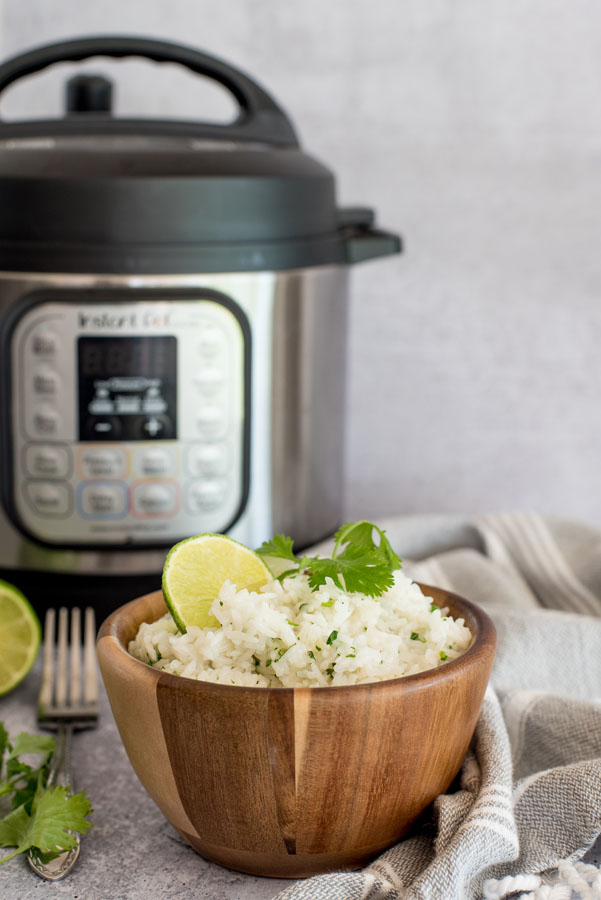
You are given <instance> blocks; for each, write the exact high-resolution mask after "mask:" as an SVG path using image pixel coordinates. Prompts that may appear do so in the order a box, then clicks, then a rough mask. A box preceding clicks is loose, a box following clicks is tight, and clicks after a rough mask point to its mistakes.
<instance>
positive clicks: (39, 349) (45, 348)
mask: <svg viewBox="0 0 601 900" xmlns="http://www.w3.org/2000/svg"><path fill="white" fill-rule="evenodd" d="M59 349H60V341H59V339H58V336H57V335H56V334H55V333H54V331H51V330H50V329H49V328H46V327H45V326H42V327H41V328H40V329H38V330H37V331H35V332H34V333H33V335H32V338H31V351H32V353H33V355H34V356H38V357H40V358H42V357H43V358H46V359H49V358H51V357H55V356H56V355H57V354H58V352H59Z"/></svg>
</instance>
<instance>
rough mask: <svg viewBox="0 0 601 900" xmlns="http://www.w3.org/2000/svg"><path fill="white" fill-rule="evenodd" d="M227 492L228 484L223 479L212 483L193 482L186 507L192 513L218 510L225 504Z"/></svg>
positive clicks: (189, 488) (187, 496) (187, 495)
mask: <svg viewBox="0 0 601 900" xmlns="http://www.w3.org/2000/svg"><path fill="white" fill-rule="evenodd" d="M226 492H227V484H226V482H225V481H224V480H223V479H221V478H219V479H217V478H216V479H212V480H211V481H191V482H190V484H189V485H188V490H187V494H186V505H187V507H188V510H189V511H190V512H191V513H201V512H207V511H208V510H211V509H217V507H219V506H221V504H222V503H223V501H224V499H225V496H226Z"/></svg>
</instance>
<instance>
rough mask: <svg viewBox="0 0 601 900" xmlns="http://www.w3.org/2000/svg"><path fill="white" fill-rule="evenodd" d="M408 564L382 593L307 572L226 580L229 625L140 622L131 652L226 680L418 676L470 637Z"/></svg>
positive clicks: (221, 603) (223, 610)
mask: <svg viewBox="0 0 601 900" xmlns="http://www.w3.org/2000/svg"><path fill="white" fill-rule="evenodd" d="M447 612H448V611H447V610H446V609H439V608H438V607H437V606H435V605H434V601H433V600H432V598H431V597H426V596H424V594H422V592H421V590H420V588H419V587H418V585H417V584H415V583H414V582H412V581H411V580H410V579H409V578H407V576H406V575H404V574H403V573H402V572H401V571H397V572H395V573H394V586H393V587H392V588H390V590H388V591H387V592H386V593H385V594H383V595H382V596H381V597H375V598H373V597H366V596H364V595H363V594H348V593H346V592H345V591H342V590H340V589H339V588H338V587H336V585H335V584H334V583H333V582H332V581H331V579H328V581H327V583H326V584H325V585H323V586H322V587H321V588H320V589H319V590H318V591H315V592H313V591H312V590H311V588H310V587H309V584H308V577H307V576H306V575H297V576H296V577H294V578H286V579H285V580H284V582H283V584H281V583H280V582H279V581H272V582H269V583H268V584H266V585H265V586H264V587H263V588H261V590H260V591H259V592H257V593H255V592H254V591H251V592H249V591H247V590H241V591H238V590H237V589H236V586H235V585H234V584H231V583H230V582H229V581H226V582H225V584H224V585H223V587H222V588H221V590H220V592H219V596H218V597H217V599H216V600H215V601H214V602H213V605H212V606H211V613H212V614H213V615H214V616H215V617H216V618H217V619H218V620H219V622H220V623H221V627H215V628H209V627H207V628H197V627H195V626H191V627H190V628H188V630H187V632H186V633H185V634H182V633H181V632H180V631H179V630H178V628H177V626H176V624H175V622H174V621H173V619H172V618H171V615H170V614H167V615H165V616H163V617H162V618H161V619H158V621H156V622H153V623H151V624H148V623H146V622H145V623H143V624H142V625H140V628H139V630H138V633H137V635H136V637H135V639H134V640H133V641H131V642H130V644H129V652H130V653H131V654H132V655H133V656H135V657H136V658H137V659H139V660H142V662H145V663H149V664H150V665H152V666H153V667H154V668H155V669H160V670H161V671H163V672H171V673H172V674H174V675H183V676H185V677H186V678H196V679H199V680H201V681H215V682H219V683H220V684H237V685H247V686H252V687H329V686H332V685H342V684H364V683H366V682H370V681H385V680H387V679H389V678H398V677H399V676H401V675H413V674H414V673H416V672H423V671H425V670H426V669H433V668H435V667H436V666H440V665H443V663H444V662H446V661H449V660H452V659H456V657H458V656H460V655H461V653H463V652H464V651H465V650H466V649H467V648H468V646H469V644H470V642H471V637H472V636H471V632H470V630H469V629H468V628H467V627H466V626H465V624H464V620H463V619H452V618H451V616H449V615H447Z"/></svg>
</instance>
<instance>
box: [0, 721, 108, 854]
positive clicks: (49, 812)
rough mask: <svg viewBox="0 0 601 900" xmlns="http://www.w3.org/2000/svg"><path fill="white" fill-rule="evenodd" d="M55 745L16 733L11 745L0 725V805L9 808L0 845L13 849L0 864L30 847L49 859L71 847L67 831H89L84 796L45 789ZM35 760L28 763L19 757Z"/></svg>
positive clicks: (57, 788)
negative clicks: (33, 758)
mask: <svg viewBox="0 0 601 900" xmlns="http://www.w3.org/2000/svg"><path fill="white" fill-rule="evenodd" d="M54 749H55V741H54V738H53V737H50V736H49V735H37V734H27V733H26V732H21V733H20V734H18V735H17V736H16V738H15V739H14V741H12V742H11V741H10V739H9V736H8V732H7V731H6V729H5V727H4V725H3V724H2V723H1V722H0V803H4V804H5V805H10V806H11V807H12V810H11V811H10V812H9V813H7V814H6V815H5V816H4V817H3V818H0V847H15V848H16V849H15V850H14V851H13V852H12V853H8V854H6V855H5V856H2V857H0V864H2V863H5V862H8V860H9V859H13V858H14V857H15V856H18V855H19V854H20V853H24V852H25V851H26V850H29V849H30V848H31V847H35V848H36V849H37V850H38V851H40V852H41V853H42V854H44V859H49V858H52V857H53V856H57V855H58V854H59V853H62V852H63V851H64V850H71V849H72V848H73V847H74V846H75V844H76V840H77V839H76V837H75V836H74V835H73V834H72V832H74V831H77V832H80V833H81V834H83V833H85V832H86V831H88V829H90V828H91V827H92V823H91V822H89V821H88V819H87V818H86V816H89V815H90V813H91V812H92V808H91V806H90V801H89V800H88V798H87V796H86V794H85V793H84V792H81V793H79V794H70V793H69V789H68V788H66V787H60V786H54V787H47V781H48V774H49V770H50V761H51V759H52V755H53V753H54ZM32 755H33V756H35V757H36V759H35V760H34V761H33V762H32V763H30V762H26V761H25V760H24V759H22V757H23V756H27V757H28V758H30V757H31V756H32Z"/></svg>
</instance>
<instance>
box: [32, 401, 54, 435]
mask: <svg viewBox="0 0 601 900" xmlns="http://www.w3.org/2000/svg"><path fill="white" fill-rule="evenodd" d="M31 424H32V426H33V431H34V433H35V434H36V435H39V436H40V437H54V436H56V435H57V434H58V433H59V430H60V424H61V418H60V416H59V414H58V413H57V411H56V410H55V409H53V408H52V407H51V406H38V407H36V408H35V409H34V411H33V416H32V422H31Z"/></svg>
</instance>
